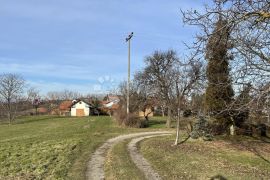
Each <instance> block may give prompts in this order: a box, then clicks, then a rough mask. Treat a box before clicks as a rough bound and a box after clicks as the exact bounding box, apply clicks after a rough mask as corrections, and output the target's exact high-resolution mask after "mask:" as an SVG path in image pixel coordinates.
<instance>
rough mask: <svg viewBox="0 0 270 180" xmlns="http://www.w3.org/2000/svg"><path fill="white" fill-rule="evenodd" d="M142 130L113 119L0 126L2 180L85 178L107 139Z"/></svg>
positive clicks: (39, 120) (36, 119)
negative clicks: (92, 161) (92, 155)
mask: <svg viewBox="0 0 270 180" xmlns="http://www.w3.org/2000/svg"><path fill="white" fill-rule="evenodd" d="M134 131H142V130H138V129H125V128H120V127H118V126H116V125H115V124H114V123H113V122H112V120H111V118H110V117H106V116H104V117H102V116H101V117H83V118H72V117H51V116H37V117H36V116H33V117H27V118H22V119H20V120H19V121H17V123H16V124H13V125H3V124H2V125H0V179H67V178H68V179H76V180H77V179H84V175H85V168H86V162H87V161H88V160H89V157H90V154H91V153H92V152H93V151H94V150H95V149H96V148H97V147H98V146H99V145H101V144H102V143H103V142H104V141H105V140H106V139H109V138H111V137H114V136H117V135H119V134H123V133H127V132H134Z"/></svg>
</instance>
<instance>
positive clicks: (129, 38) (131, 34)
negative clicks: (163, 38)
mask: <svg viewBox="0 0 270 180" xmlns="http://www.w3.org/2000/svg"><path fill="white" fill-rule="evenodd" d="M132 37H133V32H131V33H130V34H129V35H128V37H127V38H126V42H128V81H127V119H128V118H129V85H130V41H131V38H132Z"/></svg>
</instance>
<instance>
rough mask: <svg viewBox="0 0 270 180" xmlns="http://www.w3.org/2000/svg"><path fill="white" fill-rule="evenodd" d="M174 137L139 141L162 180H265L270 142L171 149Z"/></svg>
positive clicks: (243, 141) (217, 143) (194, 143)
mask: <svg viewBox="0 0 270 180" xmlns="http://www.w3.org/2000/svg"><path fill="white" fill-rule="evenodd" d="M173 140H174V137H173V136H171V137H159V138H152V139H148V140H145V141H143V142H142V143H141V144H140V151H141V153H142V154H143V155H144V157H146V159H148V160H149V162H150V163H151V164H152V166H153V168H154V169H156V170H157V172H158V173H159V174H160V175H161V176H162V177H163V178H164V179H210V178H213V177H224V178H226V179H243V180H244V179H245V180H246V179H250V180H254V179H269V177H270V142H269V141H267V142H266V141H261V140H256V139H253V138H247V137H237V138H236V139H226V138H224V137H219V138H218V139H216V140H214V141H211V142H203V141H194V140H193V141H186V142H185V143H183V144H180V145H179V146H177V147H175V146H171V145H172V143H173Z"/></svg>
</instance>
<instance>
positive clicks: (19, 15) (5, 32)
mask: <svg viewBox="0 0 270 180" xmlns="http://www.w3.org/2000/svg"><path fill="white" fill-rule="evenodd" d="M205 2H206V1H202V0H136V1H135V0H133V1H132V0H0V24H1V28H0V73H1V74H2V73H18V74H21V75H22V76H23V77H24V78H25V79H26V80H27V82H28V84H29V85H31V86H34V87H36V88H38V89H39V90H40V91H41V92H42V93H43V94H46V93H47V92H48V91H59V90H63V89H69V90H74V91H78V92H81V93H99V92H102V91H106V90H107V89H110V88H112V87H113V86H116V85H117V84H118V83H119V82H120V81H123V80H125V79H126V76H127V43H126V42H125V38H126V36H127V35H128V34H129V33H130V32H131V31H133V32H134V37H133V39H132V55H131V61H132V63H131V70H132V74H133V73H134V72H136V71H138V70H140V69H141V68H142V67H143V60H144V57H145V56H147V55H151V54H152V53H153V51H155V50H167V49H175V50H176V51H177V52H178V54H179V55H182V54H184V52H185V47H184V46H183V42H190V41H192V38H193V36H194V35H195V32H196V29H195V28H194V27H189V26H184V25H183V23H182V19H181V18H182V17H181V13H180V9H183V10H185V9H191V8H192V9H196V10H199V9H201V8H202V5H203V4H204V3H205Z"/></svg>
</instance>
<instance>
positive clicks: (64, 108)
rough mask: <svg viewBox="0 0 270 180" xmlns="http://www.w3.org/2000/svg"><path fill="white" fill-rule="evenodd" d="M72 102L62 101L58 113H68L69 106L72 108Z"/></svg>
mask: <svg viewBox="0 0 270 180" xmlns="http://www.w3.org/2000/svg"><path fill="white" fill-rule="evenodd" d="M72 104H73V103H72V101H63V102H62V103H61V104H60V105H59V110H60V111H69V110H70V108H71V106H72Z"/></svg>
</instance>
